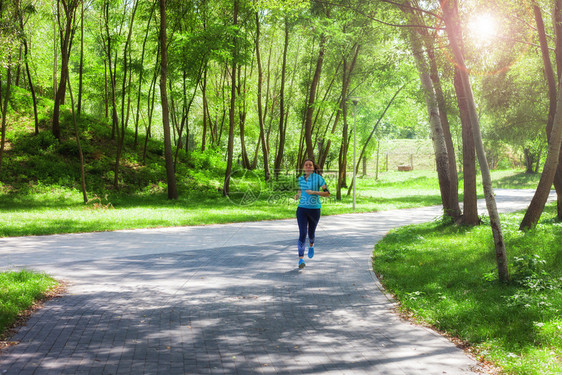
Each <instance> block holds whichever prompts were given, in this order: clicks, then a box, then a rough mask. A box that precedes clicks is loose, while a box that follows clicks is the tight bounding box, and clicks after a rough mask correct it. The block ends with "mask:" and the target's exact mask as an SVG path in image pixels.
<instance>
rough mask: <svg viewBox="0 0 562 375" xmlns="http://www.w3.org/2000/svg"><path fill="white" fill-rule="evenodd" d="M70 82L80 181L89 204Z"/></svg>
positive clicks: (69, 91)
mask: <svg viewBox="0 0 562 375" xmlns="http://www.w3.org/2000/svg"><path fill="white" fill-rule="evenodd" d="M67 81H68V93H69V94H70V104H71V105H72V123H73V125H74V136H75V137H76V145H77V146H78V156H79V158H80V181H81V187H82V198H83V199H84V203H87V202H88V193H87V192H86V173H85V172H84V154H83V153H82V145H81V144H80V134H79V132H78V124H77V123H76V113H74V96H73V95H72V87H71V85H70V78H69V79H68V80H67Z"/></svg>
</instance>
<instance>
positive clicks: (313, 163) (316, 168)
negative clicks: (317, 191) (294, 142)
mask: <svg viewBox="0 0 562 375" xmlns="http://www.w3.org/2000/svg"><path fill="white" fill-rule="evenodd" d="M307 161H311V162H312V165H314V173H316V174H320V167H319V166H318V165H317V164H316V163H315V162H314V159H312V158H308V159H305V160H304V161H303V162H302V164H303V165H304V163H306V162H307Z"/></svg>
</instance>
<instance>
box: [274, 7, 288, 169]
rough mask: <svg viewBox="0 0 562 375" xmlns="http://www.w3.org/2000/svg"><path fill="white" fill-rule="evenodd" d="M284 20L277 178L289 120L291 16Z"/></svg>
mask: <svg viewBox="0 0 562 375" xmlns="http://www.w3.org/2000/svg"><path fill="white" fill-rule="evenodd" d="M284 21H285V22H284V27H283V30H284V39H283V40H284V42H283V63H282V66H281V86H280V87H279V144H278V146H277V155H276V156H275V164H274V167H273V170H274V173H275V178H278V177H279V173H280V172H281V165H282V163H283V154H284V152H285V139H286V134H287V122H286V121H285V110H286V109H285V79H286V75H287V50H288V49H289V16H287V15H286V16H285V20H284Z"/></svg>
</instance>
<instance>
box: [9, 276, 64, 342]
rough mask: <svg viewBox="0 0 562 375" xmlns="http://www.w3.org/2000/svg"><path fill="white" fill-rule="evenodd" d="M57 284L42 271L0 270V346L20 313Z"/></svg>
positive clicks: (53, 289)
mask: <svg viewBox="0 0 562 375" xmlns="http://www.w3.org/2000/svg"><path fill="white" fill-rule="evenodd" d="M58 286H59V283H57V281H55V280H54V279H52V278H51V277H49V276H47V275H45V274H42V273H35V272H30V271H26V270H22V271H17V272H0V348H1V346H2V342H1V341H2V340H4V339H6V338H7V335H8V333H9V332H8V330H9V328H10V327H12V326H13V325H14V324H15V323H16V322H17V321H18V319H20V318H22V313H23V312H25V311H27V310H29V309H31V308H32V307H33V306H34V305H35V304H36V302H37V301H38V300H41V299H43V298H46V297H47V296H49V295H50V294H51V293H53V292H54V291H55V290H56V288H57V287H58Z"/></svg>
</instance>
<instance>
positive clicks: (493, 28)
mask: <svg viewBox="0 0 562 375" xmlns="http://www.w3.org/2000/svg"><path fill="white" fill-rule="evenodd" d="M468 29H469V33H470V36H471V37H472V39H473V40H474V41H475V42H480V43H489V42H491V41H492V40H493V39H494V38H495V37H496V35H497V33H498V25H497V20H496V18H495V17H494V16H493V15H491V14H479V15H475V16H473V17H472V19H471V20H470V22H469V25H468Z"/></svg>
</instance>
